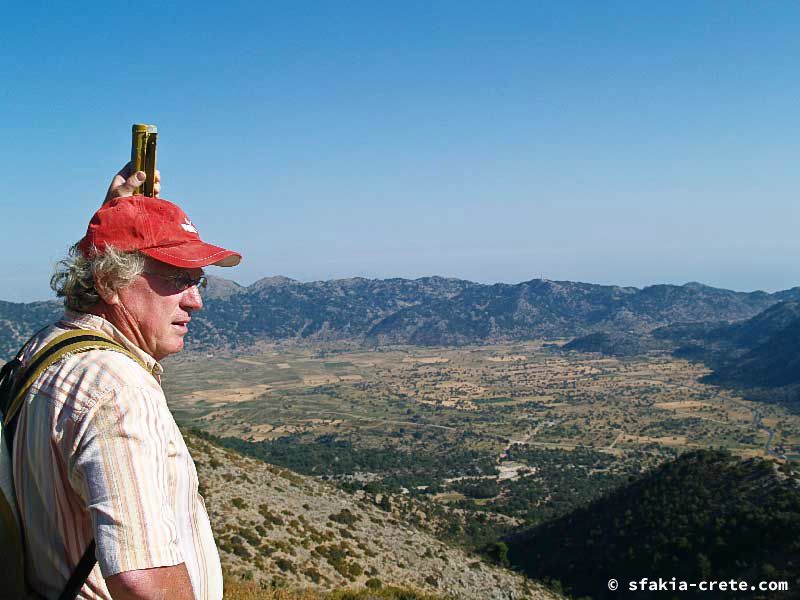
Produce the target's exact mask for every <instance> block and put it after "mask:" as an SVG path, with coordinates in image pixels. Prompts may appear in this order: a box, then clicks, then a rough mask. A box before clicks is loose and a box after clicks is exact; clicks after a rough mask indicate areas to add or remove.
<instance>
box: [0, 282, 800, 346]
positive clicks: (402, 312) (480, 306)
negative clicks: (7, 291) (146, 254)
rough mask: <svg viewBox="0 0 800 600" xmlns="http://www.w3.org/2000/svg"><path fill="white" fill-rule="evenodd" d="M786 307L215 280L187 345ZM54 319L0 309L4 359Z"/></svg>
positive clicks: (499, 288)
mask: <svg viewBox="0 0 800 600" xmlns="http://www.w3.org/2000/svg"><path fill="white" fill-rule="evenodd" d="M788 300H800V288H792V289H789V290H785V291H782V292H777V293H772V294H770V293H766V292H749V293H745V292H735V291H731V290H724V289H719V288H713V287H709V286H706V285H702V284H699V283H688V284H686V285H681V286H678V285H654V286H649V287H645V288H641V289H640V288H634V287H620V286H609V285H597V284H590V283H579V282H571V281H549V280H546V279H533V280H531V281H526V282H522V283H518V284H504V283H498V284H493V285H489V284H481V283H475V282H471V281H465V280H461V279H451V278H444V277H423V278H420V279H413V280H410V279H400V278H396V279H363V278H351V279H339V280H332V281H315V282H300V281H296V280H293V279H289V278H286V277H268V278H265V279H261V280H259V281H257V282H255V283H253V284H252V285H249V286H246V287H245V286H241V285H239V284H237V283H235V282H232V281H229V280H226V279H221V278H218V277H211V278H210V283H209V287H208V288H207V290H206V293H205V308H204V310H203V311H202V312H200V313H197V314H196V315H195V316H194V318H193V321H192V324H191V326H190V334H189V338H188V339H187V342H188V346H189V347H190V348H195V349H204V348H219V347H229V348H237V347H242V346H248V345H251V344H254V343H257V342H259V341H264V340H267V341H275V340H286V339H309V340H315V341H316V340H319V341H329V340H353V341H357V342H360V343H367V344H375V345H380V344H416V345H458V344H471V343H493V342H502V341H516V340H527V339H536V338H564V337H576V336H581V335H586V334H590V333H595V332H618V333H644V332H649V331H651V330H653V329H656V328H658V327H662V326H665V325H671V324H676V323H685V322H705V321H715V322H731V321H739V320H744V319H748V318H751V317H753V316H755V315H757V314H758V313H760V312H762V311H764V310H765V309H767V308H769V307H770V306H773V305H775V304H778V303H780V302H784V301H788ZM60 312H61V307H60V306H59V304H58V303H57V302H54V301H52V302H33V303H27V304H19V303H11V302H0V353H2V355H3V356H6V357H8V356H9V355H11V354H12V353H13V352H14V351H15V350H16V348H17V347H18V346H19V345H20V344H21V343H22V342H24V341H25V339H26V337H27V336H29V335H31V334H32V333H33V332H34V331H35V330H36V329H37V328H39V327H41V326H44V325H45V324H47V323H48V322H51V321H52V320H54V319H55V318H57V317H58V315H59V314H60Z"/></svg>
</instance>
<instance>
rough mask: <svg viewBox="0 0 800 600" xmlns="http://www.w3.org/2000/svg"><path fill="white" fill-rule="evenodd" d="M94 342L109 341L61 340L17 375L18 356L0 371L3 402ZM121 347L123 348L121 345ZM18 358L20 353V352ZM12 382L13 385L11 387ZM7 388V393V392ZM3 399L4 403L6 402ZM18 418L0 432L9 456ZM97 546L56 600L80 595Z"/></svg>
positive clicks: (92, 338)
mask: <svg viewBox="0 0 800 600" xmlns="http://www.w3.org/2000/svg"><path fill="white" fill-rule="evenodd" d="M97 341H109V340H108V338H106V337H102V336H98V335H91V334H86V335H81V336H76V337H73V338H69V339H66V340H62V341H61V342H59V343H58V344H53V346H51V347H50V348H48V349H47V350H46V351H45V352H44V353H43V354H42V355H41V356H40V357H39V358H38V359H37V360H36V361H34V362H33V363H32V364H30V365H28V366H26V368H25V370H24V371H23V372H21V373H17V372H16V371H17V370H18V369H19V367H20V360H19V358H20V355H17V358H15V359H14V360H12V361H10V362H8V363H6V365H5V366H4V367H3V368H2V370H0V381H2V384H3V388H4V389H3V390H2V391H4V392H5V394H3V395H4V397H5V398H13V397H14V396H15V395H16V392H17V390H18V389H19V388H18V387H17V386H19V385H23V384H24V382H25V374H26V373H28V372H33V370H35V369H36V368H38V367H39V366H40V365H42V364H43V363H44V362H45V361H46V360H47V359H49V358H50V357H51V356H53V354H55V353H56V352H58V351H59V350H61V349H62V348H64V347H65V346H68V345H70V344H75V343H76V342H97ZM120 347H122V346H121V345H120ZM20 354H21V351H20ZM12 380H13V383H12ZM9 388H10V389H9ZM5 398H4V399H5ZM7 408H8V407H7V406H3V407H2V409H3V412H4V413H5V410H6V409H7ZM17 417H19V412H17V413H16V414H15V415H13V416H12V417H11V421H10V422H9V423H8V424H7V425H6V426H5V427H4V428H3V436H4V437H5V438H6V444H8V449H9V453H11V452H12V444H13V440H14V433H15V432H16V429H17V420H18V419H17ZM96 546H97V544H96V543H95V541H94V540H92V541H91V542H89V546H88V547H87V548H86V550H85V551H84V553H83V556H81V559H80V561H78V564H77V566H76V567H75V570H74V571H73V572H72V575H70V577H69V580H68V581H67V585H66V586H65V587H64V591H63V592H61V595H60V596H59V597H58V600H75V597H76V596H77V595H78V592H80V590H81V588H82V587H83V584H84V583H86V579H87V578H88V577H89V573H91V572H92V569H94V566H95V564H96V563H97V557H96V556H95V548H96Z"/></svg>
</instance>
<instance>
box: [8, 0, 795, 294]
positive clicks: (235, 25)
mask: <svg viewBox="0 0 800 600" xmlns="http://www.w3.org/2000/svg"><path fill="white" fill-rule="evenodd" d="M2 18H3V22H4V23H5V24H6V25H4V26H3V34H2V36H0V80H1V81H2V82H3V84H2V85H0V114H2V115H3V121H4V122H3V137H4V140H3V143H2V144H0V161H2V164H3V168H2V169H3V179H2V181H3V186H4V188H5V193H4V194H3V195H2V200H0V202H2V212H3V218H2V223H3V225H2V229H0V231H2V235H0V248H2V251H3V254H4V256H5V257H6V260H5V261H3V262H2V264H0V299H5V300H14V301H28V300H34V299H45V298H48V297H50V296H51V292H50V290H49V288H48V285H47V281H48V279H49V275H50V273H51V270H52V265H53V263H54V262H55V261H56V260H57V259H58V258H59V257H60V256H62V255H63V253H64V251H65V250H66V248H67V247H68V246H69V245H70V244H71V243H73V242H75V241H76V240H77V239H79V238H80V237H81V236H82V234H83V232H84V231H85V228H86V224H87V223H88V221H89V219H90V217H91V214H92V212H93V211H94V210H95V209H96V208H97V207H98V206H99V204H100V202H101V200H102V197H103V194H104V191H105V187H106V186H107V183H108V180H109V179H110V177H111V176H112V175H113V173H114V172H115V171H116V170H117V168H118V167H119V166H121V165H122V164H123V163H124V162H125V160H126V158H127V156H128V154H129V144H130V137H129V136H130V134H129V131H130V125H131V123H134V122H151V123H156V124H157V125H158V127H159V167H160V168H161V170H162V172H163V176H164V191H163V194H162V195H163V197H165V198H167V199H169V200H173V201H177V202H178V203H180V204H181V205H182V206H183V207H184V208H185V209H186V211H187V212H188V213H189V215H190V216H191V217H192V219H193V221H194V222H195V223H196V224H197V226H198V227H199V229H200V232H201V235H202V236H203V237H204V238H206V239H208V240H209V241H212V242H216V243H220V244H223V245H227V246H228V247H232V248H234V249H236V250H240V251H241V252H242V253H243V254H244V257H245V260H244V262H243V263H242V265H241V266H240V267H238V268H236V269H232V270H225V271H224V272H223V273H218V274H221V275H223V276H226V277H229V278H231V279H234V280H236V281H239V282H240V283H243V284H248V283H251V282H253V281H255V280H256V279H259V278H261V277H264V276H269V275H275V274H281V275H286V276H289V277H294V278H297V279H301V280H314V279H329V278H338V277H350V276H365V277H396V276H399V277H419V276H424V275H433V274H437V275H445V276H453V277H462V278H466V279H471V280H475V281H483V282H495V281H504V282H512V283H515V282H519V281H524V280H528V279H531V278H534V277H539V276H542V275H544V276H545V277H547V278H550V279H570V280H581V281H590V282H598V283H613V284H620V285H636V286H643V285H649V284H653V283H684V282H687V281H701V282H704V283H707V284H710V285H717V286H721V287H728V288H733V289H738V290H754V289H766V290H770V291H771V290H777V289H784V288H788V287H792V286H795V285H799V284H800V260H798V257H800V240H799V239H798V237H799V236H798V225H799V224H800V208H798V203H797V202H796V198H797V193H798V189H800V186H799V185H798V184H800V169H799V168H798V157H799V156H800V152H799V151H800V110H799V109H800V79H799V78H798V77H797V73H798V71H799V70H798V67H800V64H798V63H800V36H798V35H797V31H798V30H800V4H799V3H796V2H788V1H787V2H769V3H756V2H743V1H741V2H736V1H731V2H633V1H631V2H592V1H588V0H587V1H585V2H568V1H558V2H528V1H526V2H502V3H499V2H498V3H490V2H466V1H463V0H462V1H458V2H419V3H416V2H402V3H400V2H397V3H376V2H341V1H340V2H313V3H298V2H291V3H289V2H287V3H263V4H258V5H257V4H256V3H238V2H228V3H225V5H222V3H203V2H192V3H174V4H173V5H172V6H171V7H166V6H159V5H157V4H152V5H148V3H142V2H139V3H135V4H127V5H119V6H118V7H117V8H116V9H115V8H114V7H113V6H112V5H111V4H109V3H93V2H85V3H72V4H69V5H68V4H66V3H63V5H53V4H50V3H47V4H44V3H17V5H16V6H13V7H4V8H3V9H2ZM9 24H11V25H9Z"/></svg>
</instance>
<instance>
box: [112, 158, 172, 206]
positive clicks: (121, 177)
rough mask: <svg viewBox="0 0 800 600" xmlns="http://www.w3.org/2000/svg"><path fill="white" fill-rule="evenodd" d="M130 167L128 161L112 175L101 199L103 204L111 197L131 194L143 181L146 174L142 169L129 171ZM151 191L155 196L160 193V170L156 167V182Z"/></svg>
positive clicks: (131, 166)
mask: <svg viewBox="0 0 800 600" xmlns="http://www.w3.org/2000/svg"><path fill="white" fill-rule="evenodd" d="M132 168H133V165H132V164H131V163H128V164H127V165H125V166H124V167H122V168H121V169H120V170H119V173H117V174H116V175H114V179H112V180H111V185H109V186H108V192H107V193H106V199H105V200H104V201H103V204H105V203H106V202H108V201H109V200H111V199H113V198H119V197H121V196H133V192H134V190H135V189H136V188H137V187H139V186H140V185H142V184H143V183H144V182H145V180H146V179H147V174H145V172H144V171H136V172H135V173H131V169H132ZM153 193H154V194H155V195H156V196H158V195H159V194H160V193H161V171H159V170H158V169H156V182H155V184H154V185H153Z"/></svg>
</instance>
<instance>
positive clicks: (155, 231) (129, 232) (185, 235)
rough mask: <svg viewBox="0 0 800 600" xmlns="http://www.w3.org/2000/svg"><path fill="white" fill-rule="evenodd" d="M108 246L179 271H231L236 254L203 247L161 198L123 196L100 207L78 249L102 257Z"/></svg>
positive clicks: (190, 225) (193, 231)
mask: <svg viewBox="0 0 800 600" xmlns="http://www.w3.org/2000/svg"><path fill="white" fill-rule="evenodd" d="M108 246H114V248H116V249H117V250H120V251H122V252H132V251H134V250H138V251H140V252H142V253H143V254H146V255H147V256H149V257H151V258H154V259H156V260H158V261H161V262H163V263H167V264H168V265H173V266H175V267H183V268H195V267H207V266H208V265H216V266H219V267H234V266H236V265H238V264H239V261H241V260H242V255H241V254H239V253H238V252H233V251H231V250H226V249H225V248H220V247H219V246H213V245H212V244H207V243H206V242H204V241H203V240H201V239H200V234H198V233H197V228H196V227H195V226H194V224H193V223H192V222H191V221H190V220H189V217H187V216H186V213H185V212H183V211H182V210H181V209H180V207H178V206H177V205H175V204H173V203H172V202H168V201H167V200H164V199H162V198H149V197H146V196H125V197H121V198H114V199H113V200H110V201H109V202H106V203H105V204H104V205H103V206H101V207H100V210H98V211H97V212H96V213H95V214H94V216H93V217H92V220H91V221H90V222H89V228H88V229H87V230H86V235H85V236H84V237H83V239H82V240H81V241H80V242H78V248H79V249H80V251H81V252H82V253H83V254H84V256H89V255H90V253H91V252H92V247H94V248H96V249H97V251H98V252H100V253H102V252H103V251H104V250H105V249H106V248H107V247H108Z"/></svg>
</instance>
